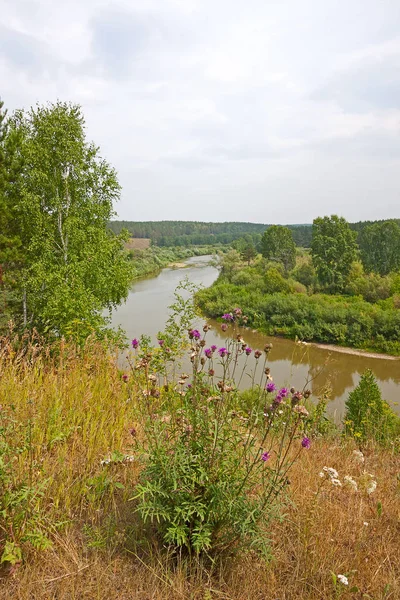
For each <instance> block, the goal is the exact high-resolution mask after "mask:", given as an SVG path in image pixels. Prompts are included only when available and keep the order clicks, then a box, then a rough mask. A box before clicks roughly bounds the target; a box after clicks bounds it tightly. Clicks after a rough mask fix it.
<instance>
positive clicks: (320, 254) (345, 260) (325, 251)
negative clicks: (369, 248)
mask: <svg viewBox="0 0 400 600" xmlns="http://www.w3.org/2000/svg"><path fill="white" fill-rule="evenodd" d="M356 237H357V234H356V233H355V232H354V231H351V229H350V227H349V224H348V223H347V221H346V220H345V219H344V218H343V217H338V216H337V215H332V216H331V217H323V218H322V217H318V218H317V219H314V222H313V237H312V243H311V254H312V259H313V264H314V267H315V270H316V272H317V276H318V281H319V282H320V284H321V285H322V286H323V287H324V288H325V289H326V290H328V291H330V292H341V291H342V290H343V289H344V286H345V285H346V283H347V281H348V277H349V273H350V269H351V265H352V263H353V261H354V260H356V258H357V244H356Z"/></svg>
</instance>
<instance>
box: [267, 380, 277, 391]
mask: <svg viewBox="0 0 400 600" xmlns="http://www.w3.org/2000/svg"><path fill="white" fill-rule="evenodd" d="M265 389H266V390H267V392H268V393H271V392H274V391H275V390H276V385H275V384H274V382H273V381H270V382H269V383H267V385H266V386H265Z"/></svg>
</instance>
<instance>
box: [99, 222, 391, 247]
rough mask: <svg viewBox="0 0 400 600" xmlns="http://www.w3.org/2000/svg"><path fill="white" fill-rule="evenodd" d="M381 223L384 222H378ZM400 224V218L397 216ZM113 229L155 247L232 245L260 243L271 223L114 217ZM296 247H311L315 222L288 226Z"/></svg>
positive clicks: (364, 224)
mask: <svg viewBox="0 0 400 600" xmlns="http://www.w3.org/2000/svg"><path fill="white" fill-rule="evenodd" d="M374 222H375V221H359V222H357V223H350V224H349V225H350V229H352V230H353V231H356V232H357V234H360V233H361V231H362V230H363V229H364V228H365V227H368V226H369V225H372V224H373V223H374ZM376 222H380V221H376ZM395 222H397V224H400V219H397V220H396V219H395ZM108 226H109V228H110V229H111V230H112V231H113V232H114V233H116V234H119V233H121V231H123V230H126V231H128V232H129V235H130V236H132V237H134V238H150V239H151V241H152V243H153V245H155V246H191V245H207V244H231V243H232V242H234V241H235V240H238V239H239V238H241V237H243V236H244V235H251V236H252V237H253V240H254V241H255V242H256V243H257V242H258V241H259V240H260V239H261V235H262V234H263V233H264V231H265V230H266V229H267V228H268V227H270V226H271V225H263V224H261V223H241V222H234V221H227V222H226V223H208V222H202V221H118V220H112V221H110V222H109V224H108ZM287 227H288V229H290V230H291V232H292V235H293V239H294V242H295V244H296V246H298V247H300V248H309V247H310V245H311V239H312V224H300V225H287Z"/></svg>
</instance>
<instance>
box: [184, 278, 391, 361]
mask: <svg viewBox="0 0 400 600" xmlns="http://www.w3.org/2000/svg"><path fill="white" fill-rule="evenodd" d="M239 273H240V271H239ZM284 281H285V280H284ZM196 299H197V302H198V304H199V306H200V308H201V310H202V311H203V312H204V313H205V314H206V315H208V316H210V317H218V316H219V315H220V314H221V313H222V312H223V311H224V310H226V307H231V308H234V307H235V306H241V307H242V308H243V310H244V311H245V312H246V315H247V316H248V319H249V320H248V324H249V326H251V327H255V328H258V329H260V330H261V331H264V332H265V333H267V334H269V335H282V336H285V337H290V338H292V339H295V338H296V337H297V338H299V339H302V340H306V341H316V342H321V343H328V344H338V345H346V346H354V347H357V348H363V349H366V350H368V349H369V350H375V351H377V352H386V353H389V354H396V355H400V342H399V340H400V312H399V310H398V309H396V308H394V307H393V306H389V307H386V306H380V305H377V304H370V303H369V302H366V301H364V300H362V299H361V298H359V297H343V296H333V295H323V294H315V295H312V296H307V295H305V294H287V293H284V294H282V293H273V294H271V295H265V294H264V287H263V286H260V287H258V288H255V287H251V286H247V285H245V286H240V287H239V286H235V285H233V284H230V283H227V282H225V281H224V280H223V279H221V280H218V281H217V282H216V283H214V284H213V285H212V286H211V287H210V288H208V289H206V290H201V291H200V292H199V293H198V294H197V296H196Z"/></svg>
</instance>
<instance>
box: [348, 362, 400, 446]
mask: <svg viewBox="0 0 400 600" xmlns="http://www.w3.org/2000/svg"><path fill="white" fill-rule="evenodd" d="M344 426H345V432H346V434H347V435H351V436H352V437H354V438H355V439H356V440H357V441H359V442H363V443H365V442H366V441H367V440H369V439H373V440H375V441H377V442H380V443H382V444H385V445H392V444H393V443H396V438H397V443H398V442H399V441H400V437H399V436H400V418H399V417H398V416H397V415H396V414H395V413H394V412H393V411H392V410H391V408H390V406H389V405H388V403H387V402H385V400H383V399H382V395H381V391H380V389H379V386H378V384H377V381H376V379H375V376H374V374H373V372H372V371H371V370H370V369H367V370H366V371H365V372H364V373H363V374H362V376H361V379H360V383H359V384H358V386H357V387H356V388H355V389H354V390H353V391H352V392H350V394H349V397H348V399H347V401H346V413H345V417H344Z"/></svg>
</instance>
